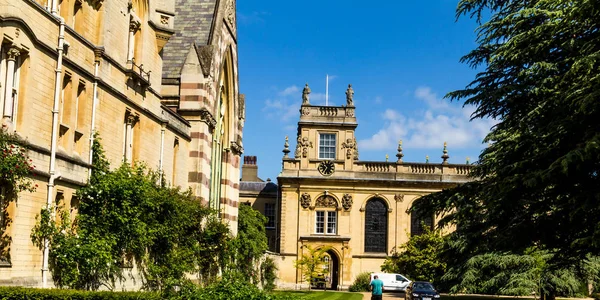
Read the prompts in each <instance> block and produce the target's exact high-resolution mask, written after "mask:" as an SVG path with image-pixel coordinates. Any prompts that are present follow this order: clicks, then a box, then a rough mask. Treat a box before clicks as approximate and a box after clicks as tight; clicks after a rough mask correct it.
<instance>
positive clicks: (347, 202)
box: [342, 194, 353, 210]
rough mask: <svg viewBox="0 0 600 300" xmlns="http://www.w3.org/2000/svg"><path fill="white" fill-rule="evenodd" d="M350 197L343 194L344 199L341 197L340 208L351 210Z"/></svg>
mask: <svg viewBox="0 0 600 300" xmlns="http://www.w3.org/2000/svg"><path fill="white" fill-rule="evenodd" d="M352 203H353V202H352V196H350V194H344V197H342V207H343V208H344V209H345V210H350V208H352Z"/></svg>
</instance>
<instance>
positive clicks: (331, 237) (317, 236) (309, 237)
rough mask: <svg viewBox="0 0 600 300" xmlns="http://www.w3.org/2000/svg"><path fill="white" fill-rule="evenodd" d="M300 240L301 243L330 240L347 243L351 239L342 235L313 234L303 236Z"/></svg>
mask: <svg viewBox="0 0 600 300" xmlns="http://www.w3.org/2000/svg"><path fill="white" fill-rule="evenodd" d="M300 240H301V241H315V240H319V241H322V240H330V241H340V242H346V241H349V240H350V237H349V236H342V235H333V234H311V235H304V236H301V237H300Z"/></svg>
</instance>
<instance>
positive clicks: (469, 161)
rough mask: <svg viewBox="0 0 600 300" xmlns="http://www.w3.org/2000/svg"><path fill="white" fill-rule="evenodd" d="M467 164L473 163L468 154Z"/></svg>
mask: <svg viewBox="0 0 600 300" xmlns="http://www.w3.org/2000/svg"><path fill="white" fill-rule="evenodd" d="M465 164H467V165H470V164H471V159H470V158H469V157H468V156H467V162H466V163H465Z"/></svg>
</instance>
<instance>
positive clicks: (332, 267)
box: [327, 250, 340, 290]
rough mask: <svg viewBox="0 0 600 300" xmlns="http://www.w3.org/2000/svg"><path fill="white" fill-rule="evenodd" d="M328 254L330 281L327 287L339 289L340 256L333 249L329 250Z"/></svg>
mask: <svg viewBox="0 0 600 300" xmlns="http://www.w3.org/2000/svg"><path fill="white" fill-rule="evenodd" d="M327 254H328V257H329V264H328V269H329V274H328V276H329V282H328V283H327V288H328V289H331V290H337V289H338V285H339V282H340V258H339V257H338V256H337V254H336V253H335V251H333V250H329V251H327Z"/></svg>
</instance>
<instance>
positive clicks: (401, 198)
mask: <svg viewBox="0 0 600 300" xmlns="http://www.w3.org/2000/svg"><path fill="white" fill-rule="evenodd" d="M394 200H396V202H400V203H402V202H404V195H403V194H396V195H394Z"/></svg>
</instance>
